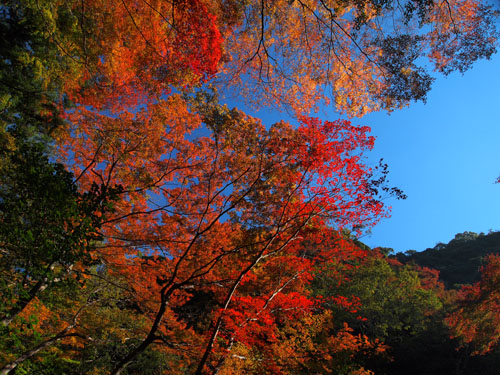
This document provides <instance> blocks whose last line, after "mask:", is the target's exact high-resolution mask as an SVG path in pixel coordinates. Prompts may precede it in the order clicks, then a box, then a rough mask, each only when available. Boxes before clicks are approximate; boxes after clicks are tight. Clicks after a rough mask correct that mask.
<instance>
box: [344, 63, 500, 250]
mask: <svg viewBox="0 0 500 375" xmlns="http://www.w3.org/2000/svg"><path fill="white" fill-rule="evenodd" d="M499 68H500V56H499V55H496V56H494V58H493V59H492V60H489V61H480V62H479V63H476V65H474V67H473V68H472V70H470V71H468V72H466V73H465V74H464V75H463V76H462V75H461V74H458V73H457V74H452V75H450V76H448V77H444V76H438V77H437V80H436V81H435V83H434V85H433V89H432V90H431V92H430V93H429V96H428V100H427V104H423V103H413V104H412V105H411V106H410V107H409V108H406V109H403V110H399V111H395V112H393V113H392V114H390V115H387V114H386V113H375V114H370V115H367V116H365V117H363V118H362V119H356V120H354V121H353V122H354V123H359V124H362V125H368V126H371V128H372V134H373V135H375V136H376V137H377V141H376V146H375V150H374V152H373V153H372V155H371V156H370V157H371V158H373V160H374V161H376V160H378V158H384V161H385V162H386V163H388V164H389V170H390V175H389V178H390V182H391V185H394V186H397V187H399V188H401V189H403V191H404V192H405V193H406V194H407V195H408V199H406V200H405V201H396V200H389V201H388V202H387V203H388V204H390V205H391V206H392V207H393V210H392V217H391V218H389V219H384V220H383V221H381V222H380V223H379V224H378V225H377V226H376V227H375V228H374V229H373V230H372V234H371V235H367V236H364V237H363V238H362V241H363V242H365V243H366V244H367V245H369V246H372V247H373V246H385V247H392V248H394V249H395V250H396V251H405V250H408V249H415V250H417V251H421V250H425V249H426V248H428V247H433V246H434V245H435V244H436V243H438V242H444V243H447V242H449V241H450V240H451V239H452V238H453V237H454V235H455V234H456V233H459V232H463V231H474V232H485V233H486V232H488V230H490V229H493V230H500V184H495V183H494V182H495V179H496V178H497V177H498V176H499V175H500V116H499V110H500V74H499V73H500V69H499ZM499 251H500V249H499Z"/></svg>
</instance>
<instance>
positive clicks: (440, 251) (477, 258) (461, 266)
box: [391, 232, 500, 288]
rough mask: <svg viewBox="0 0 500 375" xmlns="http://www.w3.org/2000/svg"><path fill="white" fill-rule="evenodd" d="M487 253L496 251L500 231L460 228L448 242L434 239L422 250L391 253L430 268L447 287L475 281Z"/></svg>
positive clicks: (498, 249) (499, 240) (497, 249)
mask: <svg viewBox="0 0 500 375" xmlns="http://www.w3.org/2000/svg"><path fill="white" fill-rule="evenodd" d="M488 254H500V232H490V233H488V234H484V233H479V234H478V233H474V232H463V233H458V234H456V235H455V238H454V239H452V240H451V241H450V242H448V244H444V243H438V244H437V245H436V246H435V247H433V248H428V249H426V250H424V251H422V252H416V251H415V250H408V251H406V252H405V253H398V254H395V255H392V256H391V257H394V258H396V259H397V260H399V261H400V262H402V263H415V264H417V265H419V266H422V267H429V268H434V269H436V270H438V271H439V272H440V279H441V280H442V281H443V282H444V284H445V286H446V287H447V288H457V287H459V286H460V285H463V284H472V283H474V282H476V281H479V278H480V274H479V270H480V268H481V265H482V260H483V259H484V257H485V256H486V255H488Z"/></svg>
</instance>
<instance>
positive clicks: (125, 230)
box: [0, 0, 498, 374]
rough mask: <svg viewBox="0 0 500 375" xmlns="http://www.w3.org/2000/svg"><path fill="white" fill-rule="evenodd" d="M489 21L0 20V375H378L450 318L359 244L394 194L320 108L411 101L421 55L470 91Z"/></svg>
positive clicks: (434, 9)
mask: <svg viewBox="0 0 500 375" xmlns="http://www.w3.org/2000/svg"><path fill="white" fill-rule="evenodd" d="M496 20H497V13H496V12H495V11H494V10H493V9H492V7H490V6H488V5H487V4H485V3H482V2H480V1H478V0H464V1H462V0H447V1H443V2H432V1H420V0H417V1H408V2H403V3H401V2H392V1H382V2H380V1H356V0H355V1H345V0H341V1H326V0H319V1H316V0H311V1H302V0H295V1H293V0H292V1H288V0H287V1H279V0H278V1H274V2H269V1H264V0H261V1H258V2H254V1H247V2H235V1H232V0H228V1H220V2H213V1H210V0H180V1H172V2H167V1H159V0H147V1H146V0H139V1H132V0H120V1H117V2H110V1H106V0H80V1H76V0H75V1H73V0H72V1H59V0H57V1H53V0H50V1H48V0H36V1H34V0H20V1H5V2H3V4H2V5H0V34H1V35H2V42H1V46H0V106H1V111H0V145H1V150H0V264H1V268H0V276H1V279H0V296H1V298H2V304H1V306H2V307H1V308H0V314H1V317H2V326H1V329H0V336H1V337H2V340H0V341H1V342H2V343H1V344H0V347H1V348H2V351H1V352H0V361H1V362H0V363H1V364H0V366H2V367H1V369H0V374H15V373H19V374H21V373H32V374H56V373H67V374H76V373H78V374H162V373H170V374H187V373H192V374H217V373H219V374H232V373H234V374H235V373H256V374H257V373H275V374H298V373H304V372H305V371H306V372H315V373H332V372H335V373H338V374H372V373H373V372H372V370H371V368H373V369H382V368H383V366H382V367H380V366H379V365H378V363H379V361H388V360H389V357H388V356H389V355H390V354H387V353H392V352H391V350H390V348H389V347H390V345H393V346H394V347H395V348H396V347H397V345H398V343H399V341H398V340H399V339H395V338H401V340H406V339H407V337H408V336H410V337H414V336H416V335H417V334H420V333H422V332H424V331H426V329H427V327H429V326H431V322H435V320H433V319H438V318H433V317H435V316H436V317H437V316H440V317H442V316H443V315H444V314H445V312H442V309H443V308H444V307H443V306H444V304H443V303H442V302H441V300H443V301H444V300H446V298H449V299H450V300H451V299H452V297H443V296H444V294H443V293H444V292H443V291H442V288H441V287H440V286H439V283H438V281H437V279H436V277H434V276H435V273H433V272H432V271H424V270H420V269H418V270H417V269H415V268H412V267H410V266H402V265H400V264H397V262H394V261H393V260H390V259H388V258H387V257H385V256H384V255H382V254H381V253H380V252H379V251H372V250H370V249H368V248H366V247H365V246H364V245H362V244H361V243H360V242H359V241H356V240H355V239H354V237H355V236H356V235H357V234H360V233H361V232H362V231H363V230H366V229H369V228H370V227H371V226H373V225H374V224H375V223H376V222H377V221H378V220H380V219H381V218H382V217H385V216H387V215H389V208H388V207H387V206H386V205H385V204H384V202H383V199H384V197H386V196H387V195H393V196H396V197H398V198H404V194H403V193H402V192H401V191H400V190H399V189H397V188H393V187H391V186H389V185H388V181H387V173H388V172H387V166H386V165H384V164H383V163H381V164H380V165H379V166H371V165H368V164H367V161H366V158H365V153H366V152H369V151H370V150H371V149H372V148H373V145H374V138H373V137H372V136H370V128H369V127H367V126H360V125H357V124H353V123H351V122H350V121H347V120H322V119H319V118H317V117H314V115H313V113H312V111H313V110H314V109H315V108H316V107H317V106H319V105H321V104H324V103H330V104H331V105H332V106H333V107H334V108H335V109H336V110H338V111H340V112H344V113H347V114H348V115H350V116H360V115H363V114H365V113H367V112H370V111H376V110H380V109H385V110H389V111H390V110H394V109H397V108H400V107H402V106H405V105H408V104H409V103H410V102H411V101H413V100H425V97H426V94H427V92H428V91H429V89H430V87H431V83H432V80H433V78H432V77H431V75H430V73H429V69H431V67H430V66H429V65H428V64H427V63H424V62H423V61H422V58H428V59H429V60H430V63H431V64H433V66H434V68H435V69H436V70H437V71H440V72H441V73H444V74H449V73H450V72H452V71H455V70H458V71H460V72H464V71H465V70H467V69H468V68H470V66H471V65H472V64H473V63H474V62H475V61H476V60H478V59H480V58H489V57H490V56H491V55H492V54H493V53H494V52H495V48H496V43H497V34H498V32H497V30H496V24H495V22H496ZM235 93H237V94H238V96H239V97H240V98H241V100H244V101H246V102H247V103H251V104H253V105H255V106H256V107H257V108H261V107H262V106H271V107H273V108H277V109H284V110H288V111H290V113H292V114H293V116H294V117H293V118H294V121H295V122H294V123H287V122H284V121H278V122H276V123H274V124H263V123H262V122H261V121H260V120H259V119H258V118H255V117H253V116H250V115H248V114H246V113H244V112H243V111H241V110H238V109H237V108H228V107H227V106H226V105H224V95H231V94H235ZM221 98H222V99H221ZM325 280H328V285H325ZM335 283H337V285H336V287H334V286H335V285H334V284H335ZM330 284H332V285H330ZM374 286H377V290H376V291H375V292H374V290H373V287H374ZM396 291H397V293H396ZM390 292H394V293H393V295H392V296H391V295H389V294H390ZM440 298H441V299H440ZM446 301H448V300H446ZM391 308H394V309H395V310H394V314H392V315H391V314H388V313H387V310H388V309H391ZM450 316H453V315H450ZM450 319H451V318H450ZM367 327H368V328H367ZM495 340H496V339H495ZM318 358H321V361H320V363H317V360H318ZM368 359H370V360H368Z"/></svg>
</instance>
